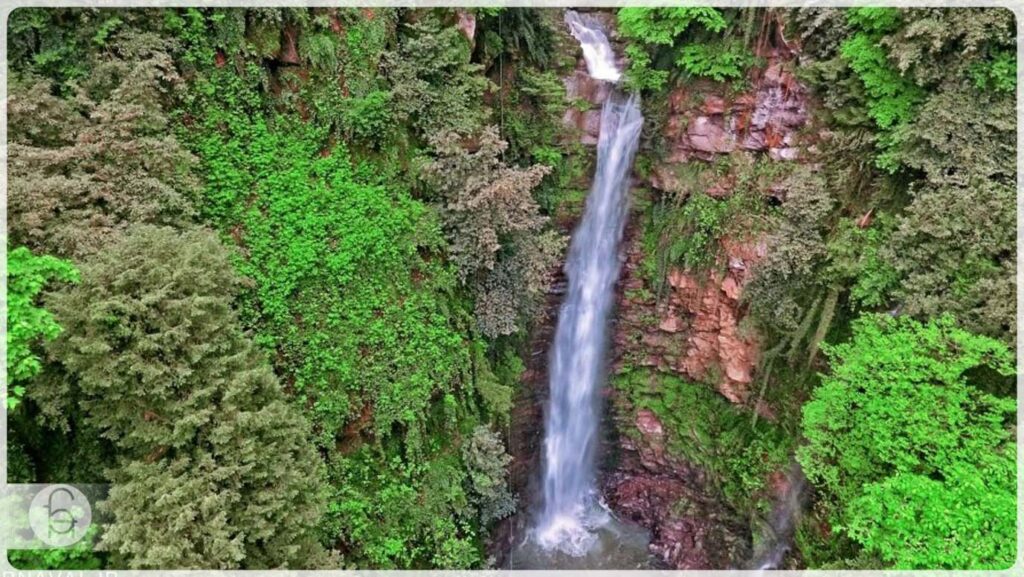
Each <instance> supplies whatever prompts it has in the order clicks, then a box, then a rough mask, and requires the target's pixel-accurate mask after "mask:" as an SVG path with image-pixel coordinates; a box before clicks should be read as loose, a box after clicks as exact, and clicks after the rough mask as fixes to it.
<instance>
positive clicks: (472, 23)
mask: <svg viewBox="0 0 1024 577" xmlns="http://www.w3.org/2000/svg"><path fill="white" fill-rule="evenodd" d="M457 14H458V17H459V21H458V22H457V23H456V24H455V27H456V28H458V29H459V32H462V35H463V36H465V37H466V40H469V45H470V46H473V45H474V44H475V41H474V38H475V37H476V16H474V15H473V13H472V12H469V11H466V10H459V11H458V12H457Z"/></svg>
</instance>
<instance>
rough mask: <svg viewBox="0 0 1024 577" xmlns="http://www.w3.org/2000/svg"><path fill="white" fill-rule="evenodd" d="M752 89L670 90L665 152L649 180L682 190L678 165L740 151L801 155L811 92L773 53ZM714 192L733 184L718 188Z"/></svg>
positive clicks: (700, 84) (704, 85)
mask: <svg viewBox="0 0 1024 577" xmlns="http://www.w3.org/2000/svg"><path fill="white" fill-rule="evenodd" d="M768 60H769V65H768V66H767V68H765V69H764V70H763V71H761V72H760V74H758V75H756V76H755V79H754V82H753V85H752V88H751V90H750V91H748V92H745V93H743V94H739V95H728V94H726V89H725V88H724V87H723V86H722V85H721V84H715V83H710V82H705V81H697V82H693V83H691V84H688V85H687V86H686V87H685V88H677V89H675V90H673V91H672V92H670V93H669V96H668V100H669V107H668V108H669V114H668V118H667V119H666V120H665V128H664V132H663V136H664V138H665V145H666V149H667V154H666V155H665V157H664V158H663V160H662V162H661V164H659V165H656V166H655V167H653V169H652V170H651V171H650V175H649V179H648V183H649V184H650V185H651V186H652V187H654V188H656V189H659V190H666V191H672V192H678V188H677V187H678V186H679V182H678V179H674V178H671V177H669V176H668V175H671V174H673V172H674V167H675V166H676V165H678V164H680V163H685V162H691V161H694V160H705V161H713V160H714V159H715V157H717V156H719V155H722V154H730V153H733V152H736V151H740V150H742V151H747V152H752V153H762V154H767V155H768V156H769V157H770V158H771V159H773V160H779V161H794V160H799V158H800V148H801V142H800V131H801V130H803V129H804V127H805V126H806V125H807V122H808V119H809V114H808V98H809V95H808V91H807V89H806V88H805V87H804V86H803V85H801V84H800V83H799V82H798V81H797V80H796V77H795V76H794V75H793V73H792V71H791V68H792V66H791V65H790V64H788V63H785V62H782V61H780V60H779V59H778V58H776V57H774V56H773V57H770V58H769V59H768ZM710 192H712V194H713V195H714V196H727V195H728V194H730V193H731V189H730V188H723V187H720V186H719V187H716V188H715V190H713V191H710Z"/></svg>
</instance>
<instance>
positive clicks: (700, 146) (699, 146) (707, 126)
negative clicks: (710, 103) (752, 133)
mask: <svg viewBox="0 0 1024 577" xmlns="http://www.w3.org/2000/svg"><path fill="white" fill-rule="evenodd" d="M686 136H687V137H688V138H689V139H690V146H691V147H693V149H694V150H699V151H702V152H719V153H724V152H732V151H733V150H734V149H735V148H736V142H735V140H734V139H733V136H732V135H730V134H729V133H728V132H726V131H725V129H723V128H722V127H721V126H718V125H717V124H715V123H714V122H713V121H712V120H711V119H710V118H708V117H706V116H698V117H696V118H694V119H693V120H691V121H690V124H689V126H687V128H686Z"/></svg>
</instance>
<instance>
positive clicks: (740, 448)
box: [612, 368, 794, 515]
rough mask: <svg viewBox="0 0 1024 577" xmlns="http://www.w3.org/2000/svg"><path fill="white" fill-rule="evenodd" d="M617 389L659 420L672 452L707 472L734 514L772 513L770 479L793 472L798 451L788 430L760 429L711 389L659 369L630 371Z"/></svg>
mask: <svg viewBox="0 0 1024 577" xmlns="http://www.w3.org/2000/svg"><path fill="white" fill-rule="evenodd" d="M612 386H613V387H615V388H616V389H617V390H618V391H620V392H622V393H623V394H625V396H626V397H627V398H628V399H629V402H630V404H631V405H632V407H633V408H634V409H637V410H639V409H648V410H650V411H651V412H653V413H654V414H655V415H656V416H657V417H658V419H659V420H660V421H661V423H662V425H663V426H664V429H665V431H666V435H667V441H668V442H667V449H668V451H669V453H670V454H672V455H673V456H675V457H677V458H680V459H683V460H685V461H688V462H690V463H693V464H694V465H697V466H698V467H700V468H702V469H703V470H705V471H706V472H707V473H708V476H709V479H710V480H711V481H712V483H713V484H714V486H715V487H716V488H717V489H718V490H719V491H720V492H721V494H722V496H723V497H724V499H725V501H726V502H727V503H728V504H729V505H730V506H732V507H733V509H734V510H736V511H738V512H740V513H741V514H745V515H756V514H759V513H764V512H767V511H768V510H769V508H770V507H771V505H772V503H771V500H770V497H769V495H768V494H767V492H766V489H767V486H766V483H767V480H768V475H769V474H771V473H772V472H774V471H779V470H784V469H786V468H787V467H788V465H789V462H790V456H791V454H792V451H793V448H794V439H793V438H792V437H791V436H788V435H786V433H785V431H783V430H782V429H781V428H779V427H777V426H775V425H773V424H771V423H767V422H764V421H763V420H762V421H760V422H758V423H756V424H754V423H753V420H752V419H751V414H750V413H749V411H747V410H745V409H743V408H741V407H737V406H736V405H733V404H731V403H730V402H729V401H727V400H726V399H725V398H724V397H722V396H721V395H719V394H718V393H717V392H715V391H714V390H713V389H712V387H710V386H708V385H706V384H702V383H692V382H688V381H685V380H683V379H680V378H678V377H675V376H671V375H666V374H663V373H659V372H656V371H654V370H650V369H643V368H629V369H626V370H625V371H623V372H622V373H620V374H619V375H616V376H615V377H614V378H613V379H612Z"/></svg>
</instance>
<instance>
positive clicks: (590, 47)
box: [565, 10, 622, 83]
mask: <svg viewBox="0 0 1024 577" xmlns="http://www.w3.org/2000/svg"><path fill="white" fill-rule="evenodd" d="M565 23H566V25H567V26H569V31H570V33H571V34H572V35H573V38H575V39H576V40H577V41H579V43H580V47H581V48H582V49H583V59H584V60H585V61H586V62H587V72H588V73H589V74H590V76H591V77H592V78H595V79H597V80H604V81H607V82H612V83H615V82H618V81H619V79H620V78H622V72H621V71H620V70H619V67H618V65H616V63H615V52H613V51H612V47H611V45H610V44H609V43H608V37H607V36H605V34H604V32H603V31H602V30H601V28H600V27H599V26H597V25H596V23H592V22H585V21H584V20H583V17H582V16H580V14H579V13H578V12H576V11H574V10H566V11H565Z"/></svg>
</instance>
